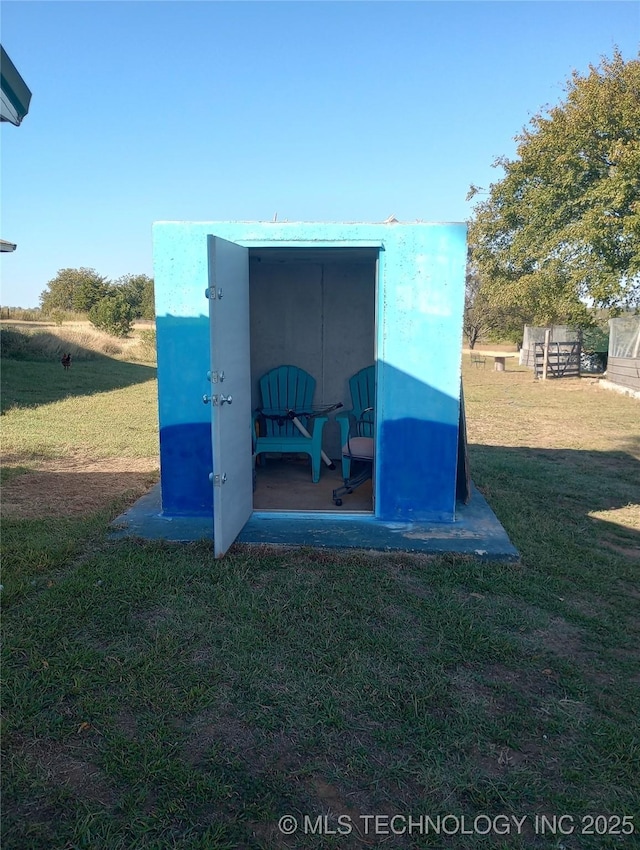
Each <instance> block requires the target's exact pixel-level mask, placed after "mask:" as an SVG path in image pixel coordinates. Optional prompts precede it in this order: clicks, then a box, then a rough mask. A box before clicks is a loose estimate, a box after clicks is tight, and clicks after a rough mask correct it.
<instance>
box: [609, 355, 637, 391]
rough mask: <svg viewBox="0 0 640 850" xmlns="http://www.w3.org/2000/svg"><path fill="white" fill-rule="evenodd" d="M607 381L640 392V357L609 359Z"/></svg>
mask: <svg viewBox="0 0 640 850" xmlns="http://www.w3.org/2000/svg"><path fill="white" fill-rule="evenodd" d="M607 380H608V381H612V382H613V383H614V384H619V385H620V386H622V387H628V388H629V389H630V390H640V357H611V356H610V357H609V361H608V363H607Z"/></svg>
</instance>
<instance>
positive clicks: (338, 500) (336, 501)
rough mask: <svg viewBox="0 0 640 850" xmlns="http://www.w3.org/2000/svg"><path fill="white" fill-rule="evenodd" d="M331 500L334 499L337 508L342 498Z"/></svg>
mask: <svg viewBox="0 0 640 850" xmlns="http://www.w3.org/2000/svg"><path fill="white" fill-rule="evenodd" d="M333 501H334V503H335V505H336V507H337V508H339V507H340V506H341V505H342V499H334V500H333Z"/></svg>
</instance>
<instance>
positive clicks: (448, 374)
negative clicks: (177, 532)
mask: <svg viewBox="0 0 640 850" xmlns="http://www.w3.org/2000/svg"><path fill="white" fill-rule="evenodd" d="M209 235H214V236H218V237H221V238H222V239H227V240H229V241H231V242H236V243H238V244H240V245H243V246H245V247H247V248H260V247H278V248H282V249H286V248H288V247H290V248H314V249H316V250H317V249H322V248H327V249H329V248H336V247H341V248H359V247H360V248H363V247H366V248H371V249H372V250H375V251H377V252H378V280H377V294H376V328H375V357H376V367H377V390H376V416H377V426H378V427H377V435H376V440H377V444H376V476H375V515H376V517H377V518H379V519H381V520H384V521H407V520H408V521H412V520H415V521H443V522H450V521H452V520H453V519H454V516H455V489H456V463H457V441H458V419H459V400H460V367H461V362H460V358H461V342H462V316H463V308H464V281H465V265H466V227H465V225H464V224H424V223H415V224H404V223H402V224H401V223H393V224H369V223H343V224H340V223H313V222H284V223H275V222H273V223H271V222H269V223H267V222H197V223H193V222H161V223H158V224H156V225H155V226H154V275H155V290H156V316H157V340H158V391H159V419H160V464H161V484H162V503H163V512H164V513H165V514H167V515H181V514H182V515H184V514H187V515H198V514H210V513H211V512H212V501H213V500H212V485H211V483H210V482H209V478H208V475H209V472H210V471H211V469H212V456H211V431H210V422H211V419H210V417H211V409H210V408H209V407H208V406H205V405H203V403H202V396H203V395H204V394H206V393H208V392H210V390H211V385H210V383H209V381H208V378H207V372H208V371H209V369H210V342H209V319H208V302H207V300H206V298H205V290H206V288H207V286H208V285H209V284H208V279H209V278H208V267H207V256H208V255H207V237H208V236H209ZM354 371H356V370H355V369H354ZM247 391H248V392H250V388H247ZM345 401H348V400H346V399H345Z"/></svg>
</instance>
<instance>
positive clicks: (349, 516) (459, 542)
mask: <svg viewBox="0 0 640 850" xmlns="http://www.w3.org/2000/svg"><path fill="white" fill-rule="evenodd" d="M161 505H162V503H161V492H160V484H157V485H156V486H155V487H154V488H153V489H152V490H150V491H149V493H146V494H145V495H144V496H142V498H140V499H139V500H138V501H137V502H136V503H135V504H134V505H133V506H132V507H131V508H129V510H128V511H126V512H125V513H123V514H121V515H120V516H119V517H117V518H116V519H115V520H114V521H113V523H112V526H113V529H114V530H113V532H112V533H111V535H110V538H111V539H118V538H123V537H140V538H142V539H144V540H168V541H173V542H190V541H196V540H204V539H211V538H212V536H213V518H212V517H210V516H165V515H164V514H163V513H162V507H161ZM238 542H239V543H258V544H259V543H262V544H276V545H288V546H317V547H325V548H332V549H375V550H379V551H405V552H421V553H423V554H443V553H458V554H463V555H470V556H472V557H476V558H479V559H482V560H486V561H496V560H501V561H505V560H506V561H517V560H518V559H519V554H518V551H517V549H515V547H514V546H513V544H512V543H511V541H510V540H509V538H508V537H507V533H506V531H505V530H504V528H503V527H502V525H501V524H500V522H499V521H498V519H497V517H496V515H495V514H494V513H493V511H492V510H491V508H490V507H489V505H488V503H487V501H486V499H485V498H484V497H483V496H482V494H481V493H479V492H478V490H477V489H476V488H475V487H472V497H471V501H470V502H469V504H468V505H463V504H458V505H457V507H456V521H455V522H453V523H390V522H383V521H381V520H378V519H376V518H375V516H373V514H366V513H353V512H350V513H340V514H337V513H335V512H331V511H327V512H323V511H313V512H312V511H305V512H293V511H279V512H277V511H273V512H267V511H254V513H253V515H252V516H251V518H250V519H249V521H248V522H247V524H246V525H245V527H244V528H243V529H242V531H241V532H240V534H239V536H238Z"/></svg>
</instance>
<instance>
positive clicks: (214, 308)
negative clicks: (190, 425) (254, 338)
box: [205, 236, 253, 558]
mask: <svg viewBox="0 0 640 850" xmlns="http://www.w3.org/2000/svg"><path fill="white" fill-rule="evenodd" d="M208 252H209V288H208V290H207V296H208V298H209V324H210V333H211V375H210V378H211V395H210V396H205V401H206V400H208V401H209V402H210V404H211V440H212V444H213V473H212V475H211V479H212V484H213V547H214V553H215V557H216V558H220V557H222V555H224V553H225V552H226V551H227V549H228V548H229V547H230V546H231V544H232V543H233V541H234V540H235V539H236V537H237V536H238V534H239V533H240V531H241V530H242V528H243V526H244V524H245V523H246V522H247V520H248V519H249V517H250V516H251V513H252V511H253V484H252V462H251V455H252V436H251V366H250V352H249V251H248V249H247V248H243V247H242V246H240V245H236V244H235V243H234V242H227V241H226V240H225V239H220V238H219V237H217V236H209V237H208Z"/></svg>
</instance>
